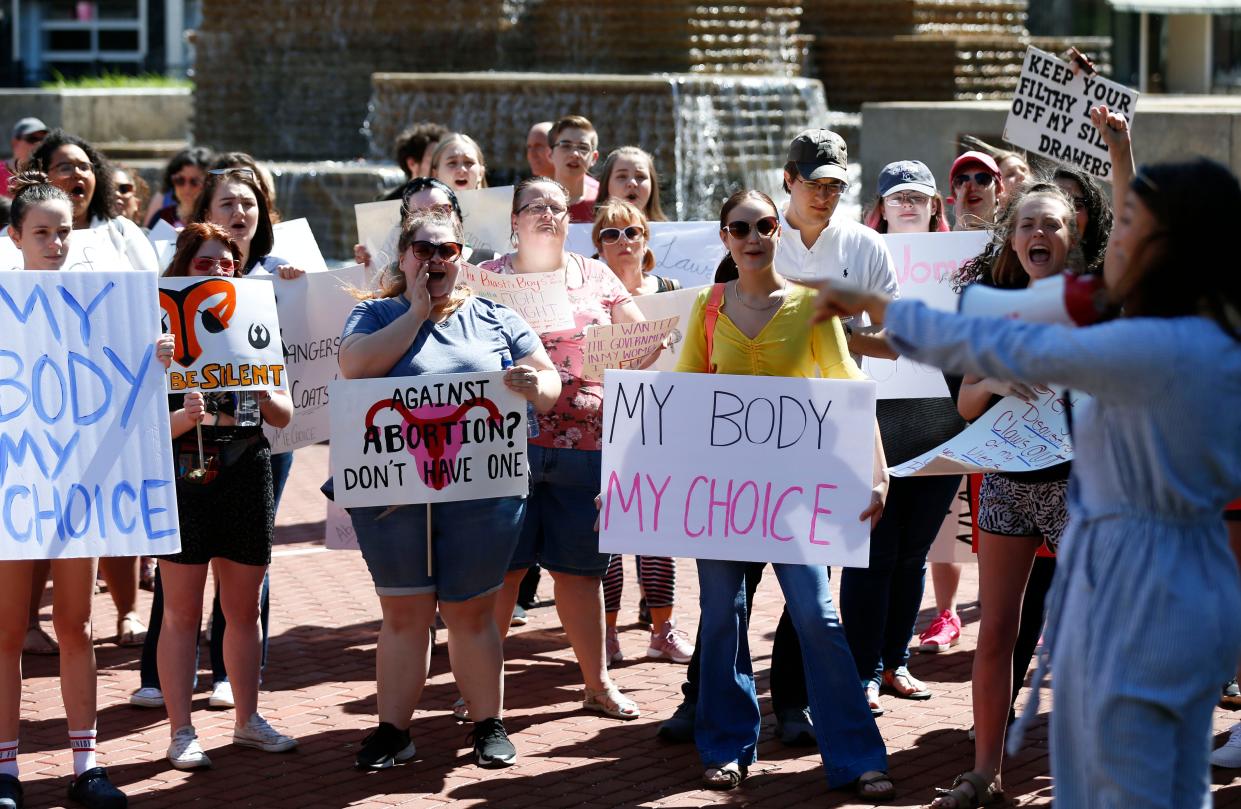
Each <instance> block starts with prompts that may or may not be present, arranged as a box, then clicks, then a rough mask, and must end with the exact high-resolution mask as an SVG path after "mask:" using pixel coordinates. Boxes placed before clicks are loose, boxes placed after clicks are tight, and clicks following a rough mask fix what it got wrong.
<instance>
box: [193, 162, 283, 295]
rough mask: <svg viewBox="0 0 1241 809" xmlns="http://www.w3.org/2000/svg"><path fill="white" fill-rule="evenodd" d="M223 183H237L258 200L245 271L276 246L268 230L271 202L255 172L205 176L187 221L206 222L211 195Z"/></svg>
mask: <svg viewBox="0 0 1241 809" xmlns="http://www.w3.org/2000/svg"><path fill="white" fill-rule="evenodd" d="M224 183H240V184H241V185H244V186H245V187H247V188H249V189H250V190H251V191H253V192H254V198H255V199H256V200H258V205H259V221H258V227H256V228H255V230H254V238H253V239H251V240H250V252H249V254H248V255H247V256H246V267H245V269H247V270H248V269H250V268H251V267H253V266H254V265H256V264H258V262H259V261H260V260H262V259H264V258H267V256H268V255H269V254H270V253H271V248H272V245H274V244H275V243H276V233H275V231H274V230H272V218H271V203H270V202H269V201H268V199H267V189H266V188H264V185H263V182H262V181H261V180H260V179H259V176H258V173H257V172H256V171H255V170H254V169H249V168H230V169H225V170H224V173H223V174H208V175H207V182H206V183H204V184H203V192H202V194H200V195H199V197H198V204H197V205H195V206H194V213H192V214H190V221H191V222H207V221H208V219H209V217H210V216H211V200H212V199H214V198H215V192H216V191H217V190H219V188H220V186H222V185H224ZM243 275H244V273H243Z"/></svg>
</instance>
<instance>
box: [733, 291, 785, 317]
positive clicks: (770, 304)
mask: <svg viewBox="0 0 1241 809" xmlns="http://www.w3.org/2000/svg"><path fill="white" fill-rule="evenodd" d="M784 290H785V287H784V286H783V285H781V287H780V289H779V290H778V292H780V295H779V296H778V297H776V298H770V297H769V298H767V305H766V306H755V305H754V304H752V303H750V302H749V301H747V300H746V299H745V297H744V296H743V295H742V294H741V287H739V286H738V285H736V284H733V297H734V298H736V299H737V302H738V303H740V304H741V305H742V306H744V307H745V308H747V309H749V310H751V311H754V312H767V311H769V310H771V309H774V308H775V307H777V306H779V305H780V304H781V303H783V302H784Z"/></svg>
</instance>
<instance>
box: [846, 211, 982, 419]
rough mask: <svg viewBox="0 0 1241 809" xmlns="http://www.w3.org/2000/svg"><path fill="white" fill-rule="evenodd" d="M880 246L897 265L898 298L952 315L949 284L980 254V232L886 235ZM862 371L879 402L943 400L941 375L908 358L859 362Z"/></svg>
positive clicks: (944, 391) (952, 297) (954, 306)
mask: <svg viewBox="0 0 1241 809" xmlns="http://www.w3.org/2000/svg"><path fill="white" fill-rule="evenodd" d="M883 239H884V242H886V243H887V245H888V250H889V252H891V253H892V259H893V262H894V264H895V266H896V281H897V284H898V285H899V287H900V291H901V297H902V298H908V299H912V300H917V301H922V302H923V303H925V304H926V305H927V306H930V307H932V308H934V309H940V310H943V311H945V312H955V311H956V310H957V293H955V292H953V291H952V284H951V283H950V279H951V277H952V274H953V273H954V272H956V270H957V268H958V267H960V266H961V265H962V264H964V263H965V262H966V261H968V260H970V259H971V258H974V257H975V256H977V255H978V254H979V253H981V252H982V251H983V248H984V247H986V245H987V241H988V240H989V239H990V234H989V233H988V232H987V231H985V230H966V231H958V232H955V233H887V234H884V237H883ZM862 370H863V371H864V372H865V373H866V375H867V376H869V377H870V378H871V379H873V380H875V382H876V383H878V385H879V398H880V399H926V398H939V397H944V396H947V395H948V385H947V384H946V383H945V382H944V374H943V372H942V371H940V370H939V369H938V368H932V367H930V366H929V365H922V364H921V363H917V362H914V361H913V360H911V359H909V358H908V357H901V358H899V359H896V360H883V359H876V358H874V357H863V358H862Z"/></svg>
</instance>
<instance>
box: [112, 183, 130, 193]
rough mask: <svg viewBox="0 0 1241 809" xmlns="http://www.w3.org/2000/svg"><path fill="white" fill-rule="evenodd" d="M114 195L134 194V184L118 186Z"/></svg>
mask: <svg viewBox="0 0 1241 809" xmlns="http://www.w3.org/2000/svg"><path fill="white" fill-rule="evenodd" d="M116 193H118V194H132V193H134V184H133V183H121V184H120V185H118V186H117V187H116Z"/></svg>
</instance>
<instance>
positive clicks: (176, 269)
mask: <svg viewBox="0 0 1241 809" xmlns="http://www.w3.org/2000/svg"><path fill="white" fill-rule="evenodd" d="M207 242H219V243H220V244H223V245H224V246H225V247H227V248H228V252H229V253H230V254H231V255H232V256H233V261H235V262H237V263H236V265H235V266H234V267H233V277H234V278H240V277H241V275H242V272H241V248H240V247H238V246H237V242H235V241H233V239H232V237H231V236H229V235H228V231H227V230H225V229H224V228H222V227H220V226H219V225H216V224H213V223H211V222H191V223H190V224H188V225H186V226H185V228H184V229H183V230H182V231H181V234H180V235H179V236H177V252H175V253H173V256H172V263H171V264H169V265H168V270H167V271H166V272H165V273H164V275H165V276H168V277H174V276H184V275H189V274H190V263H191V262H193V261H194V257H195V256H196V255H198V248H200V247H202V246H203V245H204V244H206V243H207Z"/></svg>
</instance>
